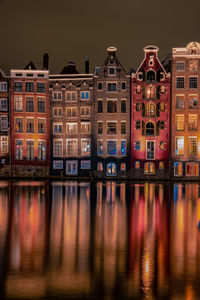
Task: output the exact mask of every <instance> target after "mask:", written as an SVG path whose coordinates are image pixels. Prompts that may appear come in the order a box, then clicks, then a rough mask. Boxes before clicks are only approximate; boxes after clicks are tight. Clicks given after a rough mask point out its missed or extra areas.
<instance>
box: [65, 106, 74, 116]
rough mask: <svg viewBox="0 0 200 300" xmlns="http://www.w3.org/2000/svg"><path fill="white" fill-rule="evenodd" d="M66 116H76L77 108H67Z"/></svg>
mask: <svg viewBox="0 0 200 300" xmlns="http://www.w3.org/2000/svg"><path fill="white" fill-rule="evenodd" d="M66 114H67V117H76V116H77V108H76V107H67V108H66Z"/></svg>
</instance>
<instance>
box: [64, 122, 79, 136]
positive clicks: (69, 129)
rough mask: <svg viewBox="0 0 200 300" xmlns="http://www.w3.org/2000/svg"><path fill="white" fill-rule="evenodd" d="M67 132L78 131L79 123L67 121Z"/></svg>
mask: <svg viewBox="0 0 200 300" xmlns="http://www.w3.org/2000/svg"><path fill="white" fill-rule="evenodd" d="M66 133H67V134H75V133H77V123H66Z"/></svg>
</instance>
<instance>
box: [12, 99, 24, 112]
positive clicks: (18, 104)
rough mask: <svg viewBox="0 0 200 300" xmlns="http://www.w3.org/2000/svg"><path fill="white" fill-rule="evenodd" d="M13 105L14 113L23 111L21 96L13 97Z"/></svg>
mask: <svg viewBox="0 0 200 300" xmlns="http://www.w3.org/2000/svg"><path fill="white" fill-rule="evenodd" d="M14 103H15V104H14V106H15V111H22V110H23V102H22V96H14Z"/></svg>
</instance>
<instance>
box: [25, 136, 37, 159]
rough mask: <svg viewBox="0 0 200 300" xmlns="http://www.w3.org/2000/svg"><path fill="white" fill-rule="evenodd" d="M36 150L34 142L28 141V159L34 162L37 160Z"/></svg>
mask: <svg viewBox="0 0 200 300" xmlns="http://www.w3.org/2000/svg"><path fill="white" fill-rule="evenodd" d="M34 150H35V148H34V141H32V140H27V141H26V159H31V160H33V159H34V158H35V155H34Z"/></svg>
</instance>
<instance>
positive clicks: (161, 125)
mask: <svg viewBox="0 0 200 300" xmlns="http://www.w3.org/2000/svg"><path fill="white" fill-rule="evenodd" d="M160 129H165V121H160Z"/></svg>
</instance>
